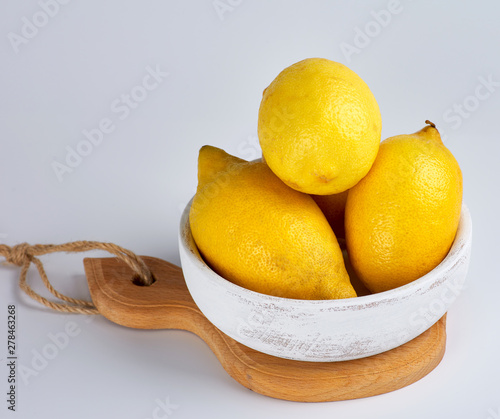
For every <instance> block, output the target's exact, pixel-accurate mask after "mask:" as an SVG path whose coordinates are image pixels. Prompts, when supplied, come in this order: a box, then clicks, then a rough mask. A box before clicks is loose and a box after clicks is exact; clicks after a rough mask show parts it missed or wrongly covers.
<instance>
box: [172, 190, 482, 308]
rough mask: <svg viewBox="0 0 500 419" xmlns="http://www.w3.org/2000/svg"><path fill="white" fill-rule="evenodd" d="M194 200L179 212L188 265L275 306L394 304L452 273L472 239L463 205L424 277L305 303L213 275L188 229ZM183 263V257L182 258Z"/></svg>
mask: <svg viewBox="0 0 500 419" xmlns="http://www.w3.org/2000/svg"><path fill="white" fill-rule="evenodd" d="M193 199H194V197H193V198H191V200H190V201H189V202H188V203H187V205H186V207H185V208H184V211H183V213H182V216H181V219H180V225H179V243H180V245H181V246H183V248H184V250H185V251H186V254H187V255H188V257H189V258H190V259H191V262H192V263H194V264H195V266H196V267H197V268H198V269H199V270H202V271H203V272H205V273H206V274H207V276H208V278H209V280H210V281H211V282H212V283H214V284H215V285H218V286H220V287H223V288H225V289H226V290H228V291H231V292H232V293H234V294H237V295H239V296H240V297H244V298H247V299H249V300H255V299H260V300H265V301H266V302H268V303H275V304H276V305H283V304H287V305H295V306H311V307H318V308H325V307H328V308H331V309H339V310H343V309H346V308H350V307H360V306H371V305H373V304H374V303H376V304H377V305H378V304H380V303H381V302H389V301H394V300H395V299H401V298H405V297H407V296H409V295H411V294H414V293H417V292H419V291H420V290H422V289H429V288H431V287H432V284H434V283H435V282H436V280H437V279H439V278H441V277H442V273H443V272H446V271H448V270H451V269H452V268H453V266H454V265H455V264H456V263H457V262H458V261H459V260H460V259H461V256H462V254H463V253H464V252H466V250H467V248H468V245H469V244H470V242H471V238H472V219H471V216H470V211H469V209H468V207H467V205H466V204H465V203H464V202H462V207H461V213H460V221H459V224H458V229H457V233H456V235H455V239H454V240H453V243H452V245H451V248H450V250H449V252H448V254H447V255H446V256H445V258H444V259H443V260H442V261H441V263H440V264H439V265H437V266H436V267H435V268H434V269H433V270H431V271H430V272H428V273H427V274H425V275H423V276H421V277H420V278H417V279H415V280H414V281H412V282H409V283H408V284H406V285H402V286H400V287H397V288H393V289H391V290H387V291H381V292H378V293H373V294H368V295H363V296H358V297H353V298H343V299H331V300H304V299H296V298H285V297H277V296H274V295H268V294H263V293H260V292H257V291H253V290H250V289H247V288H244V287H242V286H240V285H237V284H235V283H233V282H231V281H229V280H228V279H226V278H224V277H222V276H220V275H219V274H218V273H217V272H215V271H214V270H213V269H212V268H210V266H208V264H206V263H205V261H204V260H203V258H202V256H201V254H200V252H199V250H198V247H197V246H196V243H195V241H194V238H193V236H192V233H191V226H190V224H189V211H190V208H191V204H192V202H193ZM181 262H182V258H181Z"/></svg>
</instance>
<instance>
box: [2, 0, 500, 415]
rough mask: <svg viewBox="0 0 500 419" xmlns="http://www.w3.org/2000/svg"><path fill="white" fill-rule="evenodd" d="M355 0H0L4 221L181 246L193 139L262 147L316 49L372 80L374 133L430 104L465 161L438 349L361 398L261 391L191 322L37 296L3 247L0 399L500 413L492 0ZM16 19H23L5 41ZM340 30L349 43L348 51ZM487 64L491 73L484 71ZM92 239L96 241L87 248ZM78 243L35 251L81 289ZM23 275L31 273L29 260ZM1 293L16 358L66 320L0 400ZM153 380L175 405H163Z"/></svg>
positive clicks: (47, 403) (91, 409)
mask: <svg viewBox="0 0 500 419" xmlns="http://www.w3.org/2000/svg"><path fill="white" fill-rule="evenodd" d="M358 3H359V2H333V1H330V2H326V1H307V2H306V1H303V2H297V1H293V2H292V1H237V0H221V1H219V2H218V3H217V2H213V1H211V0H206V1H189V2H184V1H180V0H177V1H152V0H150V1H141V2H139V1H130V0H109V1H106V2H100V1H76V0H74V1H71V2H69V3H68V4H66V5H61V6H60V8H59V10H58V11H57V10H56V11H54V9H53V10H52V12H51V13H52V14H53V16H52V17H48V18H46V17H47V15H45V18H46V19H45V18H44V13H45V12H43V8H42V6H41V5H40V4H39V3H37V2H36V1H33V0H30V1H23V2H14V1H7V0H3V1H2V6H1V8H2V12H1V14H0V36H1V39H2V41H1V42H0V59H1V66H0V92H1V96H0V200H1V206H0V241H1V242H3V243H7V244H9V245H14V244H17V243H21V242H29V243H63V242H67V241H72V240H80V239H84V240H100V241H110V242H114V243H117V244H119V245H122V246H124V247H126V248H129V249H131V250H133V251H134V252H136V253H138V254H146V255H151V256H156V257H160V258H163V259H166V260H169V261H171V262H173V263H176V264H179V256H178V250H177V227H178V222H179V217H180V214H181V209H182V208H183V206H184V205H185V204H186V202H187V201H188V200H189V199H190V197H191V196H192V194H193V192H194V190H195V187H196V160H197V153H198V150H199V148H200V147H201V146H202V145H204V144H212V145H215V146H218V147H221V148H224V149H225V150H226V151H228V152H230V153H233V154H236V155H238V156H240V157H243V158H247V159H253V158H256V157H258V156H259V155H260V151H259V149H258V142H257V113H258V108H259V103H260V99H261V95H262V91H263V89H264V88H265V87H267V85H268V84H269V83H270V82H271V81H272V79H273V78H274V77H275V76H276V75H277V74H278V73H279V71H281V70H282V69H283V68H285V67H287V66H288V65H290V64H292V63H294V62H296V61H299V60H301V59H304V58H307V57H325V58H329V59H332V60H335V61H339V62H342V63H344V64H346V65H348V66H349V67H350V68H351V69H353V70H354V71H355V72H356V73H358V74H359V75H360V76H361V77H362V78H363V79H364V80H365V81H366V82H367V84H368V85H369V86H370V88H371V90H372V91H373V93H374V95H375V97H376V98H377V100H378V103H379V106H380V109H381V113H382V121H383V131H382V137H383V138H387V137H388V136H392V135H397V134H403V133H411V132H415V131H417V130H419V129H420V128H421V127H422V126H423V125H424V121H425V119H430V120H431V121H433V122H435V123H436V125H437V126H438V128H439V129H440V131H441V133H442V134H443V136H445V137H446V144H447V146H448V147H449V148H450V150H451V151H452V152H453V153H454V155H455V156H456V158H457V160H458V161H459V163H460V165H461V167H462V171H463V175H464V190H465V192H464V199H465V201H466V203H467V204H468V206H469V208H470V210H471V213H472V219H473V227H474V238H473V247H472V249H473V255H472V263H471V266H470V271H469V275H468V281H467V286H466V288H465V289H464V290H463V292H462V294H461V295H460V297H459V299H458V300H457V301H456V303H455V304H454V305H453V307H452V308H451V310H450V311H449V315H448V341H447V344H448V347H447V351H446V354H445V357H444V359H443V361H442V363H441V364H440V365H439V366H438V367H437V369H435V370H434V371H433V372H432V373H430V374H429V375H428V376H427V377H425V378H423V379H422V380H420V381H419V382H417V383H415V384H413V385H411V386H409V387H406V388H404V389H401V390H398V391H396V392H393V393H390V394H385V395H381V396H377V397H372V398H367V399H362V400H353V401H346V402H334V403H316V404H307V403H294V402H287V401H282V400H274V399H271V398H268V397H264V396H261V395H258V394H255V393H253V392H251V391H249V390H247V389H245V388H244V387H242V386H240V385H239V384H237V383H236V382H235V381H233V379H231V378H230V377H229V376H228V375H227V374H226V373H225V371H224V370H223V369H222V367H221V366H220V364H219V362H218V361H217V359H216V358H215V356H214V355H213V354H212V353H211V352H210V350H209V349H208V347H207V346H206V345H205V344H204V342H203V341H201V340H200V339H199V338H197V337H196V336H195V335H193V334H190V333H187V332H181V331H172V330H161V331H138V330H132V329H127V328H124V327H120V326H117V325H115V324H113V323H111V322H109V321H108V320H106V319H104V318H102V317H100V316H96V317H93V318H90V319H89V318H87V317H86V316H80V315H64V314H61V313H56V312H52V311H50V310H49V309H46V308H44V307H42V306H40V305H38V304H37V303H35V302H32V301H31V300H29V299H28V298H27V297H26V296H24V295H23V294H22V293H21V292H20V291H19V290H18V288H17V276H18V272H19V270H18V268H16V267H8V266H1V267H0V332H1V336H2V338H1V339H0V359H1V361H0V362H1V368H0V389H1V394H2V396H0V417H2V418H4V417H5V418H7V417H15V418H33V417H37V418H66V417H72V418H91V417H92V418H95V419H98V418H111V417H120V418H131V419H145V418H152V417H153V416H154V413H155V412H157V417H169V418H170V417H171V418H175V419H180V418H201V417H203V418H222V417H231V418H233V417H237V418H255V417H259V418H277V417H287V418H304V417H324V418H327V417H328V418H332V417H337V418H365V417H377V418H378V417H384V418H401V417H405V418H422V417H427V418H443V417H450V418H451V417H453V418H477V419H488V418H496V417H498V415H500V411H499V409H500V367H499V362H498V353H499V350H500V339H499V331H498V330H499V329H498V318H499V314H500V310H499V308H498V307H499V305H498V295H500V285H499V281H498V277H499V275H498V264H497V261H498V251H499V250H500V249H499V246H498V239H497V237H498V235H499V233H500V228H499V222H498V206H499V205H500V201H499V199H498V180H499V169H498V158H499V155H500V146H499V136H498V132H499V131H498V126H499V125H498V124H499V105H500V83H499V82H500V66H499V64H500V58H499V53H498V48H499V44H500V26H499V24H498V22H499V20H500V3H498V2H495V1H489V2H486V1H477V2H474V3H472V2H457V1H440V2H436V1H409V0H401V2H400V3H399V5H398V6H397V7H395V10H394V7H393V2H388V1H371V2H364V3H363V5H360V4H358ZM214 4H215V5H214ZM224 4H225V5H226V8H225V9H224V8H223V5H224ZM231 4H232V6H231ZM227 5H229V6H227ZM216 6H218V7H219V10H216V9H217V8H216ZM382 10H385V12H380V11H382ZM389 10H391V11H389ZM395 12H396V13H395ZM33 20H35V21H36V22H37V23H38V24H39V26H41V27H40V28H38V29H37V33H35V34H34V33H33V32H34V31H32V33H29V29H27V28H26V27H27V25H29V24H27V23H26V22H27V21H28V22H29V21H31V22H32V21H33ZM378 21H383V25H382V24H381V23H378ZM23 31H24V32H25V33H26V31H28V32H27V34H28V35H29V36H30V38H29V39H28V38H25V42H23V43H18V42H20V41H19V37H18V38H16V36H23V35H22V34H23ZM361 33H364V35H362V34H361ZM16 39H17V41H16ZM347 44H350V45H351V46H352V47H353V48H356V50H355V52H353V51H354V49H351V52H352V53H351V54H347V53H344V52H343V51H342V48H344V50H345V49H346V48H349V47H347V46H346V45H347ZM342 46H343V47H342ZM148 66H150V67H151V68H153V69H154V68H156V67H158V68H159V69H160V70H161V71H163V72H165V73H168V76H165V77H164V78H163V79H161V82H160V83H158V85H157V87H156V88H154V89H152V91H149V92H148V94H147V97H145V98H144V100H143V101H142V102H140V103H133V105H134V107H135V108H134V109H129V110H130V112H129V113H128V115H125V111H124V110H123V108H122V110H121V111H120V112H116V108H115V111H113V110H112V108H111V107H112V106H113V104H114V103H115V106H116V101H120V98H121V95H122V94H128V93H130V91H131V90H132V89H133V88H134V87H136V86H140V85H141V83H142V80H143V78H144V76H145V75H146V74H147V67H148ZM488 78H489V79H490V86H489V90H488V88H485V87H479V86H480V85H481V80H483V83H484V80H488ZM491 81H493V84H491ZM135 91H136V92H138V89H136V90H135ZM141 99H142V98H141ZM459 107H461V108H462V110H461V111H460V110H459ZM460 112H462V114H460ZM103 118H109V119H110V120H111V123H112V125H113V127H114V130H113V132H111V133H108V134H106V135H104V137H103V139H102V142H101V143H100V144H99V145H98V146H95V147H94V148H93V150H91V151H90V153H89V154H88V155H87V156H85V157H83V158H82V160H81V161H80V162H79V164H78V165H77V166H76V165H75V164H74V166H76V167H73V168H72V172H71V173H64V174H63V175H61V176H60V179H58V177H57V176H56V173H55V171H54V167H53V166H54V164H55V162H59V163H61V164H66V163H65V159H66V157H67V154H68V150H69V149H72V150H75V149H76V148H77V147H78V146H79V145H80V148H81V147H82V141H83V140H84V139H85V137H84V134H83V130H92V129H95V128H97V127H98V126H99V123H100V121H101V120H102V119H103ZM68 147H69V149H68ZM86 151H89V150H88V149H87V150H86ZM93 255H95V256H100V255H101V253H94V254H86V255H85V256H93ZM102 255H105V254H102ZM82 257H83V256H81V255H78V256H73V255H51V256H47V257H44V258H43V261H44V263H45V264H46V269H47V271H48V274H49V276H50V278H51V280H52V281H53V283H54V285H55V287H56V288H57V289H59V290H60V291H62V292H65V293H67V294H70V295H72V296H74V297H77V298H88V290H87V286H86V280H85V277H84V274H83V266H82V263H81V260H82ZM29 280H30V283H34V284H35V283H36V284H38V282H37V280H38V277H37V275H36V274H35V273H34V272H30V276H29ZM34 286H35V288H36V289H40V287H39V286H38V285H34ZM44 295H45V294H44ZM9 303H14V304H16V306H17V312H18V325H17V330H18V335H17V339H18V356H19V359H18V362H19V365H23V366H25V367H26V368H31V369H32V370H33V366H34V365H38V364H36V361H35V359H36V354H37V353H38V354H39V353H42V352H43V351H44V350H46V349H47V345H50V344H51V336H53V335H56V334H58V333H62V332H64V331H65V330H66V328H67V327H73V328H76V332H75V333H76V336H71V337H70V338H69V341H68V343H67V344H66V345H65V346H64V348H62V349H61V350H59V352H58V353H57V354H56V356H54V357H53V359H50V360H46V364H44V365H43V368H39V369H40V371H37V372H36V374H32V375H29V376H21V375H20V373H19V371H18V380H19V382H18V389H17V391H18V400H17V408H18V411H17V412H16V413H12V412H9V411H8V410H7V404H6V402H5V401H4V400H5V399H6V395H5V393H6V391H7V369H6V366H5V364H6V361H5V359H4V358H5V356H6V351H7V348H6V322H7V313H6V312H7V305H8V304H9ZM73 323H74V324H73ZM51 334H52V335H51ZM39 362H41V361H39ZM34 363H35V364H34ZM38 367H40V365H38ZM33 371H35V370H33ZM167 399H168V400H169V401H170V404H172V405H175V409H174V408H172V410H171V411H170V412H164V411H161V410H158V409H157V407H158V406H161V404H162V403H165V402H166V400H167ZM159 401H160V403H159Z"/></svg>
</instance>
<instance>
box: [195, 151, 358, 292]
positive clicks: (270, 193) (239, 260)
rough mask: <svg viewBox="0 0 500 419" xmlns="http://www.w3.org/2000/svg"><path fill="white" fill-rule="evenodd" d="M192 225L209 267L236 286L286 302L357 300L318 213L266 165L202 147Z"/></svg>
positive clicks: (333, 240)
mask: <svg viewBox="0 0 500 419" xmlns="http://www.w3.org/2000/svg"><path fill="white" fill-rule="evenodd" d="M189 222H190V225H191V231H192V234H193V238H194V241H195V243H196V245H197V247H198V249H199V250H200V253H201V255H202V256H203V258H204V259H205V261H206V262H207V263H208V264H209V265H210V266H211V267H212V269H213V270H214V271H216V272H217V273H218V274H219V275H221V276H222V277H224V278H226V279H228V280H230V281H232V282H234V283H235V284H238V285H240V286H242V287H245V288H248V289H250V290H253V291H257V292H260V293H263V294H269V295H274V296H278V297H286V298H297V299H318V300H321V299H335V298H347V297H355V296H356V293H355V291H354V289H353V287H352V286H351V283H350V282H349V277H348V274H347V272H346V269H345V266H344V261H343V258H342V251H341V250H340V247H339V245H338V242H337V239H336V237H335V234H334V233H333V231H332V229H331V228H330V226H329V224H328V222H327V220H326V218H325V216H324V215H323V213H322V212H321V210H320V209H319V207H318V206H317V205H316V204H315V202H314V201H313V199H312V198H311V197H310V196H309V195H306V194H303V193H300V192H298V191H296V190H294V189H292V188H290V187H288V186H287V185H285V184H284V183H283V182H282V181H281V180H280V179H279V178H278V177H277V176H276V175H275V174H274V173H273V172H272V171H271V170H270V169H269V167H268V166H267V165H266V164H265V163H263V162H258V161H256V162H246V161H244V160H241V159H238V158H236V157H233V156H231V155H229V154H227V153H225V152H224V151H223V150H221V149H218V148H215V147H210V146H205V147H203V148H202V149H201V150H200V155H199V159H198V189H197V192H196V195H195V197H194V199H193V203H192V206H191V210H190V213H189Z"/></svg>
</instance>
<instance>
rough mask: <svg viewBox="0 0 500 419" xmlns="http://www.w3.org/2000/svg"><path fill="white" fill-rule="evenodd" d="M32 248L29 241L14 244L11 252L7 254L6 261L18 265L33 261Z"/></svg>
mask: <svg viewBox="0 0 500 419" xmlns="http://www.w3.org/2000/svg"><path fill="white" fill-rule="evenodd" d="M30 248H31V246H30V245H29V244H28V243H20V244H17V245H15V246H12V247H11V248H10V252H8V253H7V254H6V255H5V261H6V262H7V263H11V264H13V265H16V266H23V265H24V264H25V263H26V262H31V260H32V259H33V255H31V253H30Z"/></svg>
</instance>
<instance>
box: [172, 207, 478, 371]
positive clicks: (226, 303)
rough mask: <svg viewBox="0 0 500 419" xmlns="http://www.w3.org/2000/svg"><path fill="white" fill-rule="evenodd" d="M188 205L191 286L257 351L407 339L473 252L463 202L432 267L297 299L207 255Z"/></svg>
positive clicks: (334, 351)
mask: <svg viewBox="0 0 500 419" xmlns="http://www.w3.org/2000/svg"><path fill="white" fill-rule="evenodd" d="M190 206H191V202H190V203H189V204H188V205H187V207H186V209H185V210H184V213H183V215H182V219H181V224H180V231H179V251H180V257H181V263H182V269H183V273H184V277H185V279H186V284H187V286H188V288H189V292H190V293H191V296H192V297H193V299H194V301H195V302H196V304H197V305H198V307H199V308H200V310H201V311H202V312H203V314H204V315H205V316H206V317H207V318H208V319H209V320H210V321H211V322H212V323H213V324H214V325H215V326H216V327H217V328H219V329H220V330H221V331H222V332H224V333H225V334H226V335H228V336H230V337H231V338H233V339H235V340H236V341H238V342H240V343H242V344H243V345H246V346H248V347H250V348H253V349H255V350H257V351H260V352H263V353H266V354H269V355H274V356H277V357H281V358H288V359H294V360H300V361H320V362H330V361H346V360H350V359H356V358H363V357H367V356H371V355H375V354H378V353H381V352H385V351H387V350H390V349H393V348H395V347H397V346H399V345H402V344H404V343H406V342H408V341H410V340H411V339H413V338H415V337H416V336H418V335H420V334H421V333H422V332H424V331H425V330H427V329H428V328H429V327H431V326H432V325H433V324H434V323H435V322H436V321H438V320H439V319H440V318H441V316H443V314H444V313H446V311H447V310H448V308H449V307H450V305H451V304H452V303H453V301H454V300H455V299H456V297H457V295H458V294H459V292H460V290H461V288H462V286H463V284H464V281H465V276H466V274H467V269H468V265H469V259H470V251H471V238H472V223H471V218H470V214H469V210H468V209H467V207H466V206H465V205H463V207H462V215H461V218H460V225H459V227H458V232H457V236H456V238H455V242H454V243H453V246H452V248H451V250H450V252H449V254H448V255H447V256H446V258H445V259H444V260H443V261H442V262H441V264H439V265H438V266H437V267H436V268H435V269H433V270H432V271H431V272H429V273H428V274H427V275H424V276H423V277H421V278H419V279H417V280H415V281H413V282H411V283H410V284H407V285H405V286H402V287H399V288H395V289H393V290H390V291H385V292H381V293H377V294H371V295H367V296H363V297H356V298H349V299H342V300H295V299H288V298H280V297H273V296H269V295H264V294H260V293H257V292H254V291H250V290H247V289H245V288H242V287H240V286H238V285H236V284H233V283H232V282H230V281H228V280H226V279H224V278H222V277H221V276H220V275H218V274H217V273H215V272H214V271H213V270H212V269H211V268H210V267H209V266H208V265H207V264H206V263H205V262H204V261H203V259H202V258H201V256H200V253H199V252H198V249H197V247H196V244H195V243H194V240H193V237H192V235H191V229H190V226H189V209H190Z"/></svg>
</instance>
